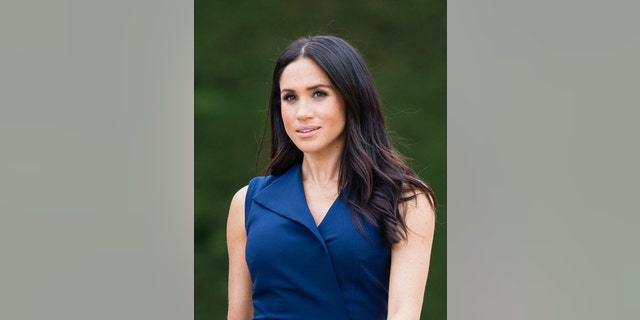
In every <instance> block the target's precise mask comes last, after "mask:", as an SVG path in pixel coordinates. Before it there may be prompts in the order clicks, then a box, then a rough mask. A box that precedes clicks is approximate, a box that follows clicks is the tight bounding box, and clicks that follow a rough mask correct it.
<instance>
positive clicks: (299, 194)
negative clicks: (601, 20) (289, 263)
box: [252, 164, 324, 243]
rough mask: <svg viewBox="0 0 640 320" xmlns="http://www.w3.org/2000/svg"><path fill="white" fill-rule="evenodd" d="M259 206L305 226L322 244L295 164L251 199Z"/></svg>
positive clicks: (299, 172) (298, 166)
mask: <svg viewBox="0 0 640 320" xmlns="http://www.w3.org/2000/svg"><path fill="white" fill-rule="evenodd" d="M252 199H253V200H254V201H255V202H256V203H258V204H260V205H261V206H263V207H265V208H267V209H269V210H270V211H273V212H274V213H277V214H279V215H281V216H283V217H285V218H288V219H291V220H293V221H295V222H298V223H300V224H302V225H303V226H305V227H306V228H307V229H309V231H311V232H312V233H313V234H315V235H316V237H318V238H319V239H320V240H322V242H323V243H324V240H323V239H322V237H321V236H320V233H319V232H318V227H316V223H315V221H314V220H313V216H312V215H311V211H309V207H308V206H307V200H306V198H305V195H304V189H303V187H302V170H301V166H300V164H295V165H294V166H292V167H291V168H290V169H289V170H287V172H285V173H283V174H282V175H280V176H279V177H277V178H276V179H275V180H274V181H273V182H272V183H271V184H269V185H268V186H266V187H265V188H264V189H262V190H260V191H258V192H257V193H256V194H255V195H254V196H253V198H252Z"/></svg>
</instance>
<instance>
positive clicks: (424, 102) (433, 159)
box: [194, 0, 447, 320]
mask: <svg viewBox="0 0 640 320" xmlns="http://www.w3.org/2000/svg"><path fill="white" fill-rule="evenodd" d="M194 14H195V26H194V29H195V30H194V32H195V68H194V73H195V92H194V94H195V119H194V121H195V122H194V125H195V133H194V134H195V137H194V139H195V239H194V241H195V279H194V282H195V318H196V319H226V310H227V271H228V265H227V253H226V242H225V224H226V218H227V212H228V207H229V202H230V200H231V197H232V196H233V194H234V193H235V192H236V191H237V190H238V189H239V188H241V187H242V186H244V185H246V184H247V183H248V181H249V179H250V178H251V177H253V176H255V175H259V174H260V175H261V174H263V173H264V171H263V170H264V164H265V161H264V157H265V156H266V155H267V153H268V150H263V155H262V161H260V163H259V165H256V155H257V152H258V145H259V142H260V138H261V136H262V133H263V130H264V125H265V114H266V106H267V100H268V96H269V86H270V77H271V72H272V68H273V66H274V62H275V60H276V59H277V57H278V54H279V53H280V51H281V50H283V49H284V48H285V47H286V46H287V45H288V44H289V43H290V42H291V41H293V40H295V39H296V38H298V37H300V36H304V35H313V34H333V35H337V36H340V37H342V38H344V39H345V40H347V41H349V42H350V43H351V44H353V45H354V46H355V47H356V48H358V49H359V50H360V52H361V53H362V54H363V56H364V57H365V60H367V62H368V64H369V67H370V69H371V72H372V73H373V76H374V80H375V82H376V85H377V87H378V90H379V93H380V95H381V96H382V100H383V102H384V105H385V110H386V111H385V112H386V117H387V120H388V127H389V129H390V131H391V133H392V137H393V139H394V142H395V144H396V147H397V148H398V149H399V150H400V151H401V152H402V153H403V154H404V155H405V156H407V158H409V164H410V165H411V167H412V168H414V169H415V170H416V172H418V173H419V175H420V176H421V177H422V178H423V179H424V180H425V181H427V182H428V183H429V184H430V185H431V186H432V187H433V188H434V190H435V192H436V195H437V196H438V201H439V204H438V209H437V225H436V235H435V242H434V248H433V252H432V259H431V268H430V272H429V280H428V284H427V291H426V294H425V302H424V307H423V312H422V313H423V319H430V320H434V319H446V274H447V273H446V206H445V204H446V191H447V190H446V2H445V1H442V0H440V1H422V0H421V1H417V0H412V1H402V2H401V1H377V0H373V1H372V0H355V1H323V2H310V1H280V2H274V1H247V0H235V1H204V0H196V1H195V12H194ZM267 148H268V145H267Z"/></svg>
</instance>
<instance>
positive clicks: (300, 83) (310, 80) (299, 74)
mask: <svg viewBox="0 0 640 320" xmlns="http://www.w3.org/2000/svg"><path fill="white" fill-rule="evenodd" d="M316 84H325V85H330V84H331V80H329V77H328V76H327V74H326V73H324V71H323V70H322V68H320V66H318V64H317V63H316V62H315V61H313V60H311V59H309V58H300V59H298V60H295V61H293V62H292V63H290V64H289V65H288V66H286V67H285V68H284V70H283V71H282V75H281V76H280V88H288V89H293V88H297V87H300V88H302V87H309V86H313V85H316Z"/></svg>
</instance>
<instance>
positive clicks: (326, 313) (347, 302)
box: [245, 164, 391, 320]
mask: <svg viewBox="0 0 640 320" xmlns="http://www.w3.org/2000/svg"><path fill="white" fill-rule="evenodd" d="M361 221H362V225H363V227H364V230H365V233H364V234H363V233H362V232H360V231H358V229H357V228H356V226H355V225H354V223H353V220H352V217H351V207H350V206H349V205H348V204H346V203H345V202H344V201H343V200H342V198H341V197H338V199H337V200H336V201H335V202H334V203H333V204H332V205H331V208H330V209H329V211H328V212H327V214H326V216H325V217H324V220H322V222H321V223H320V225H318V226H316V224H315V221H314V220H313V216H312V215H311V212H310V211H309V208H308V206H307V202H306V199H305V196H304V190H303V187H302V175H301V169H300V165H299V164H297V165H294V166H293V167H292V168H291V169H289V170H288V171H287V172H286V173H284V174H282V175H280V176H273V175H272V176H268V177H256V178H254V179H252V180H251V182H250V183H249V189H248V190H247V197H246V203H245V227H246V231H247V245H246V260H247V265H248V267H249V273H250V274H251V280H252V283H253V296H252V297H253V307H254V319H278V320H280V319H296V320H313V319H331V320H341V319H358V320H360V319H362V320H375V319H386V316H387V299H388V291H389V269H390V265H391V250H390V248H389V247H387V246H385V245H384V243H383V239H382V238H381V236H380V233H379V232H378V230H377V229H376V227H375V226H373V225H371V224H370V223H368V222H367V221H366V220H365V219H361Z"/></svg>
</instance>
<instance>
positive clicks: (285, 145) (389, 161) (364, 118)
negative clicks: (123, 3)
mask: <svg viewBox="0 0 640 320" xmlns="http://www.w3.org/2000/svg"><path fill="white" fill-rule="evenodd" d="M302 57H305V58H309V59H312V60H313V61H315V63H317V64H318V66H320V68H322V70H323V71H324V72H325V73H326V74H327V76H328V77H329V79H330V80H331V82H332V83H333V85H334V86H335V88H336V90H337V91H338V92H340V94H341V96H342V98H343V99H344V103H345V109H346V118H347V121H346V127H345V131H346V141H345V148H344V150H343V152H342V158H341V162H340V173H339V179H338V181H339V185H338V187H339V190H342V189H344V188H346V189H347V190H348V194H347V197H346V200H347V201H348V202H349V203H350V204H351V206H352V207H353V208H354V221H356V222H357V224H358V226H359V227H360V224H359V219H358V217H357V214H356V213H355V212H358V213H359V214H361V215H362V216H363V217H364V218H365V219H367V220H368V221H370V222H371V223H373V224H374V225H376V227H377V228H378V229H379V230H380V232H381V234H382V236H383V238H384V239H385V240H386V242H387V244H394V243H398V242H399V241H401V240H403V239H406V237H407V225H406V222H405V219H404V216H403V215H402V214H401V210H400V205H401V204H402V203H404V202H406V201H409V200H412V199H414V198H415V197H416V195H417V193H418V192H422V193H424V194H425V195H426V196H427V198H428V199H429V201H430V204H431V206H432V207H433V208H434V209H435V195H434V193H433V190H432V189H431V188H430V187H429V186H428V185H427V184H425V183H424V182H423V181H422V180H420V178H418V176H417V175H416V174H415V173H414V172H413V170H411V169H410V168H409V167H408V166H407V165H406V164H405V161H404V160H403V158H402V156H401V155H400V154H399V153H398V152H397V151H396V150H395V149H394V148H393V146H392V145H391V143H390V142H389V139H388V137H387V131H386V126H385V121H384V116H383V112H382V103H381V102H380V98H379V97H378V93H377V92H376V88H375V86H374V84H373V80H372V77H371V74H370V73H369V69H368V67H367V65H366V64H365V62H364V60H363V59H362V57H361V56H360V54H359V53H358V51H357V50H356V49H355V48H353V47H352V46H351V45H349V44H348V43H347V42H346V41H344V40H342V39H340V38H338V37H335V36H313V37H309V38H300V39H298V40H296V41H294V42H293V43H291V44H290V45H289V46H288V47H287V48H286V49H285V50H284V52H282V54H281V55H280V57H279V58H278V61H277V62H276V65H275V68H274V70H273V79H272V85H271V97H270V100H269V112H268V114H269V115H268V116H269V119H270V126H271V158H270V161H269V165H268V167H267V171H268V173H270V174H274V175H279V174H282V173H284V172H285V171H287V170H288V169H289V168H290V167H291V166H292V165H294V164H296V163H300V162H302V157H303V154H302V152H301V151H300V150H299V149H298V148H297V147H296V146H295V144H293V142H292V141H291V139H289V136H287V133H286V132H285V129H284V124H283V122H282V114H281V111H280V77H281V75H282V72H283V70H284V69H285V68H286V67H287V66H288V65H289V64H290V63H292V62H293V61H295V60H297V59H300V58H302Z"/></svg>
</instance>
